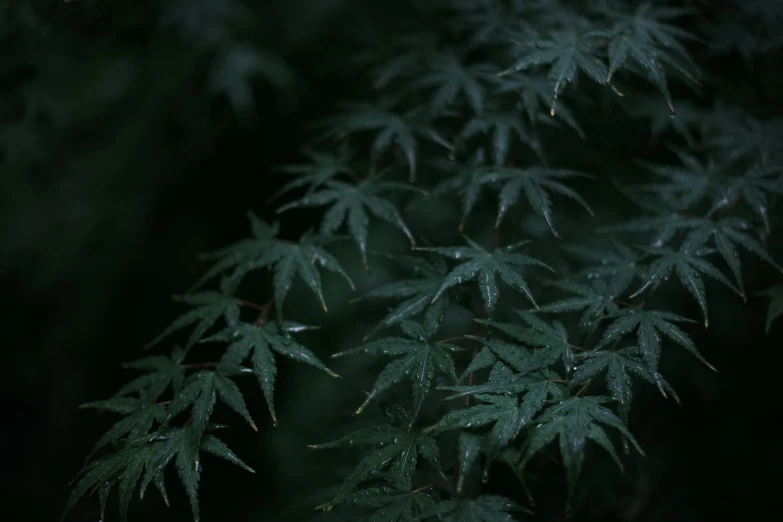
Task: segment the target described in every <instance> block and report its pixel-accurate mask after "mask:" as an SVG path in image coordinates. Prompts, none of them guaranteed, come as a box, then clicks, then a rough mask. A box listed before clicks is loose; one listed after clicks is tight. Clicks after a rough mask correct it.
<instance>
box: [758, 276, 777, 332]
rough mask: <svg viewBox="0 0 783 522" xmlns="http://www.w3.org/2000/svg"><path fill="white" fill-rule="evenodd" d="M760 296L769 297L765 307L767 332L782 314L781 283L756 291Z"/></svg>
mask: <svg viewBox="0 0 783 522" xmlns="http://www.w3.org/2000/svg"><path fill="white" fill-rule="evenodd" d="M758 295H760V296H762V297H767V298H769V307H768V308H767V324H766V327H765V331H766V333H767V334H769V329H770V327H771V326H772V323H773V322H775V320H776V319H777V318H778V317H780V316H781V315H783V285H775V286H773V287H771V288H767V289H765V290H762V291H761V292H759V293H758Z"/></svg>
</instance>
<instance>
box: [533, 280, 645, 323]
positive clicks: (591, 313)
mask: <svg viewBox="0 0 783 522" xmlns="http://www.w3.org/2000/svg"><path fill="white" fill-rule="evenodd" d="M635 274H636V271H635V270H627V271H623V272H621V273H620V274H619V275H618V277H604V278H601V279H598V278H592V279H586V278H585V279H586V280H585V281H577V280H560V281H552V283H551V285H552V286H554V287H556V288H559V289H561V290H564V291H566V292H568V293H570V294H576V295H574V297H566V298H564V299H560V300H557V301H553V302H551V303H547V304H545V305H542V306H541V307H540V308H539V312H545V313H555V314H561V313H565V312H573V311H579V310H582V316H581V318H580V319H579V326H580V327H581V328H582V329H583V330H584V331H590V330H593V329H595V328H596V326H597V325H598V322H599V321H600V320H601V319H602V318H603V317H604V316H606V315H611V314H614V313H617V312H618V311H619V310H620V308H619V307H618V305H617V302H616V301H617V299H618V298H619V297H620V295H621V294H622V293H623V292H624V291H625V290H626V289H627V288H628V286H629V285H630V283H631V281H632V280H633V278H634V276H635ZM580 279H582V278H580Z"/></svg>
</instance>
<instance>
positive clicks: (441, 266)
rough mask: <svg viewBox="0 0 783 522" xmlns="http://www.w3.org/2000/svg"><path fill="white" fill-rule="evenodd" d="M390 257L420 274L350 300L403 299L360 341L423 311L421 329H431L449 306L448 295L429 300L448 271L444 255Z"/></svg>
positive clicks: (432, 329) (433, 296)
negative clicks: (422, 327)
mask: <svg viewBox="0 0 783 522" xmlns="http://www.w3.org/2000/svg"><path fill="white" fill-rule="evenodd" d="M393 259H394V260H395V261H396V262H398V263H400V264H401V265H403V266H405V267H406V268H408V269H409V270H411V271H412V272H414V273H415V274H416V275H417V276H419V277H415V278H411V279H400V280H397V281H393V282H391V283H387V284H384V285H381V286H379V287H377V288H375V289H373V290H370V291H369V292H367V293H366V294H364V295H363V296H361V297H358V298H356V299H354V300H353V302H357V301H364V300H367V299H398V300H399V299H401V300H402V302H401V303H400V304H398V305H396V306H395V307H394V308H392V309H391V311H389V313H388V314H387V315H386V317H384V318H383V319H381V321H380V322H379V324H378V325H377V326H376V327H375V328H373V329H372V330H371V331H370V332H369V333H367V334H366V335H365V336H364V337H363V338H362V340H363V341H365V340H367V339H369V338H370V337H371V336H372V335H374V334H375V333H376V332H377V331H378V330H380V329H381V328H383V327H386V326H393V325H395V324H399V323H401V322H402V321H404V320H406V319H410V318H412V317H415V316H416V315H418V314H420V313H421V312H423V311H425V310H426V312H425V314H424V328H425V330H428V331H433V332H434V331H435V330H436V329H437V325H438V324H439V323H440V321H441V318H442V316H443V314H444V312H445V310H446V309H447V307H448V299H447V298H444V299H438V300H437V301H435V302H434V303H433V302H432V300H433V299H434V298H435V295H436V294H437V292H438V288H440V285H441V284H442V283H443V279H444V278H445V277H446V274H447V272H448V271H447V267H446V263H445V262H444V261H443V258H441V257H439V256H435V255H433V256H431V257H430V259H429V260H426V259H422V258H420V257H413V256H394V257H393Z"/></svg>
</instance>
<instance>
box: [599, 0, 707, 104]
mask: <svg viewBox="0 0 783 522" xmlns="http://www.w3.org/2000/svg"><path fill="white" fill-rule="evenodd" d="M687 13H688V11H687V10H685V9H678V8H672V7H660V6H653V5H652V4H651V3H650V2H643V3H640V4H639V5H638V7H637V8H636V10H635V11H634V12H633V13H630V14H629V13H623V12H618V11H614V10H612V9H607V10H606V14H608V15H609V16H610V17H611V18H614V19H616V20H617V21H616V22H615V24H614V26H613V27H612V28H611V29H610V30H609V31H598V32H597V33H596V35H600V36H604V37H606V38H608V39H609V71H608V76H607V79H606V81H607V82H609V81H611V79H612V75H613V74H614V73H615V72H617V70H618V69H620V68H621V67H625V68H629V67H628V65H627V62H628V61H629V60H632V61H633V62H635V63H636V64H637V65H638V66H639V67H640V68H641V72H640V73H639V74H644V75H646V76H647V77H648V79H649V80H650V82H651V83H653V84H654V85H655V86H656V87H658V89H659V90H660V91H661V93H662V94H663V96H664V98H665V99H666V103H667V104H668V105H669V110H670V111H671V113H672V114H674V112H675V111H674V106H673V104H672V100H671V96H670V94H669V88H668V86H667V82H666V74H665V71H664V68H663V65H664V64H667V65H670V66H672V67H674V68H676V69H677V70H678V71H679V72H681V73H682V74H683V75H684V76H685V77H686V78H689V79H691V80H693V81H696V80H695V78H694V74H695V73H696V68H695V66H693V64H692V62H691V60H690V58H689V56H688V52H687V51H686V50H685V47H684V46H683V45H682V44H681V43H680V42H679V40H693V39H695V38H694V37H693V36H692V35H691V34H690V33H688V32H687V31H684V30H683V29H680V28H679V27H677V26H675V25H673V24H671V23H668V22H669V21H670V20H672V19H674V18H679V17H681V16H682V15H684V14H687ZM686 66H687V69H686ZM631 70H634V69H631ZM634 72H636V71H634Z"/></svg>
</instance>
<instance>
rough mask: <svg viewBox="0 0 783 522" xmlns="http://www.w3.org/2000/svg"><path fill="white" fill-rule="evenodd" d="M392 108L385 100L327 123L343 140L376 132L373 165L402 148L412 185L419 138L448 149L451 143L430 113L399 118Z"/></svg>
mask: <svg viewBox="0 0 783 522" xmlns="http://www.w3.org/2000/svg"><path fill="white" fill-rule="evenodd" d="M392 106H393V100H382V101H381V103H379V104H378V105H369V104H354V105H351V106H349V108H348V110H347V111H346V112H344V113H343V114H340V115H338V116H335V117H333V118H330V119H329V120H327V121H325V122H324V123H325V124H326V125H328V126H329V127H330V130H329V132H328V135H330V136H336V137H338V138H339V139H344V138H346V137H347V136H349V135H352V134H355V133H358V132H368V131H374V132H375V137H374V138H373V141H372V146H371V154H372V157H371V162H372V163H373V164H376V163H377V162H378V159H379V156H380V155H381V154H382V153H384V152H386V151H387V150H389V149H390V148H392V147H394V148H395V149H396V148H399V149H400V150H401V152H402V153H403V155H404V157H405V161H406V162H407V164H408V169H409V172H410V178H411V181H415V180H416V163H417V155H418V147H419V142H418V138H419V137H424V138H427V139H429V140H432V141H435V142H437V143H440V144H441V145H443V146H444V147H449V143H448V142H447V141H446V139H445V138H444V137H442V136H441V135H440V134H438V132H437V131H435V130H434V129H433V128H432V127H431V125H430V122H429V121H428V120H429V119H430V117H429V116H428V111H427V110H424V109H423V108H414V109H411V110H409V111H406V112H404V113H402V114H399V113H397V112H395V111H394V110H393V109H392Z"/></svg>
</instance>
